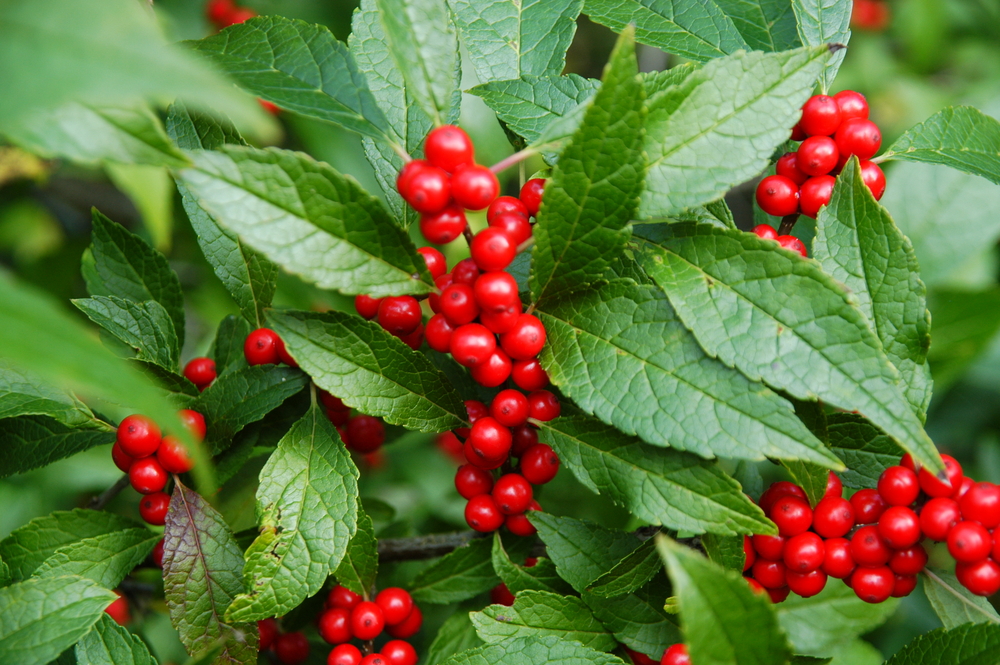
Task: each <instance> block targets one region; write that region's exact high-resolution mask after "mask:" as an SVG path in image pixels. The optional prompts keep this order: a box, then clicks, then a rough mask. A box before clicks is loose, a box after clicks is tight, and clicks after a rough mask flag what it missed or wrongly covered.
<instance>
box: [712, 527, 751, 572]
mask: <svg viewBox="0 0 1000 665" xmlns="http://www.w3.org/2000/svg"><path fill="white" fill-rule="evenodd" d="M743 538H744V536H719V535H717V534H714V533H706V534H705V535H703V536H702V537H701V546H702V547H703V548H705V555H706V556H707V557H708V558H709V559H710V560H711V561H713V562H714V563H717V564H719V565H720V566H722V567H723V568H726V569H728V570H735V571H736V572H739V573H742V572H743V564H744V563H746V554H745V552H744V551H743Z"/></svg>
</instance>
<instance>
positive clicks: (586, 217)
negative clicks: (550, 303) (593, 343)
mask: <svg viewBox="0 0 1000 665" xmlns="http://www.w3.org/2000/svg"><path fill="white" fill-rule="evenodd" d="M632 36H633V33H632V30H631V29H628V30H626V31H625V32H623V33H622V35H621V37H620V38H619V39H618V43H617V45H616V46H615V50H614V51H613V52H612V54H611V59H610V60H609V61H608V65H607V67H606V68H605V70H604V77H603V79H602V84H601V89H600V90H599V91H598V92H597V94H596V95H594V101H593V102H592V103H591V104H590V106H589V108H588V109H587V111H586V114H585V116H584V118H583V123H582V124H581V125H580V128H579V129H578V130H576V133H575V134H574V135H573V138H572V140H571V141H570V144H569V145H568V146H567V147H566V149H565V150H564V151H563V153H562V157H561V158H560V160H559V163H558V164H557V165H556V167H555V169H554V170H553V173H552V177H551V178H550V179H548V181H547V182H546V185H545V198H544V200H543V201H542V207H541V210H540V211H539V214H538V224H536V226H535V247H534V250H533V252H532V261H531V267H532V271H531V279H530V283H531V294H532V297H533V298H534V300H535V301H536V302H537V301H539V300H541V299H543V298H546V297H551V296H552V295H554V294H557V293H559V292H564V291H569V290H572V289H574V288H577V289H578V288H579V287H580V286H581V285H584V284H587V283H588V282H590V281H592V280H593V278H594V276H596V275H599V274H600V273H602V272H604V270H605V269H606V268H607V267H608V265H609V263H610V260H611V259H613V258H615V257H616V256H617V255H619V254H620V253H621V252H622V250H623V249H624V248H625V243H626V242H627V241H628V238H629V234H630V232H629V230H628V229H627V228H626V227H627V225H628V223H629V222H630V221H631V220H632V218H633V216H634V214H635V211H636V208H637V206H638V203H639V193H640V191H641V188H642V179H643V169H644V156H643V153H642V145H641V143H642V133H643V118H644V112H643V106H642V103H643V98H644V93H643V87H642V83H641V82H640V81H639V78H638V74H637V73H638V69H637V65H636V60H635V43H634V42H633V41H632Z"/></svg>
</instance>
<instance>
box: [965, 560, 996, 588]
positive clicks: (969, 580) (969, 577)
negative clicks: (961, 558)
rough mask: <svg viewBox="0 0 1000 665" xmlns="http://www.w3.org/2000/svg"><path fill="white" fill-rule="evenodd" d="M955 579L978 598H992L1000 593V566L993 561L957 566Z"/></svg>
mask: <svg viewBox="0 0 1000 665" xmlns="http://www.w3.org/2000/svg"><path fill="white" fill-rule="evenodd" d="M955 577H957V578H958V581H959V582H961V583H962V586H964V587H965V588H966V589H968V590H969V591H971V592H972V593H974V594H976V595H977V596H992V595H993V594H995V593H996V592H997V591H1000V566H998V565H997V564H996V563H995V562H994V561H992V560H991V559H982V560H980V561H974V562H971V563H959V564H958V565H956V566H955Z"/></svg>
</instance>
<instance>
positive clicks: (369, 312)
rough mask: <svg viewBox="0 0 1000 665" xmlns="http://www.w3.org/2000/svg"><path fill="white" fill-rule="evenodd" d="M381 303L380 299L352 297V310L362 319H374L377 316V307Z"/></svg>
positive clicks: (365, 296)
mask: <svg viewBox="0 0 1000 665" xmlns="http://www.w3.org/2000/svg"><path fill="white" fill-rule="evenodd" d="M381 303H382V299H381V298H372V297H371V296H367V295H364V294H362V295H360V296H355V297H354V310H355V311H356V312H357V313H358V314H360V315H361V317H362V318H364V319H368V320H371V319H374V318H375V317H376V316H378V306H379V305H380V304H381Z"/></svg>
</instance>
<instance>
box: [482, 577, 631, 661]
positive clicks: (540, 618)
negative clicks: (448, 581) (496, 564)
mask: <svg viewBox="0 0 1000 665" xmlns="http://www.w3.org/2000/svg"><path fill="white" fill-rule="evenodd" d="M471 618H472V623H473V625H475V626H476V632H477V633H478V634H479V637H480V638H482V639H483V640H485V641H486V642H488V643H494V642H500V641H503V640H505V639H507V638H511V637H529V636H539V637H541V636H545V635H554V636H556V637H560V638H562V639H563V640H567V641H574V642H579V643H580V644H583V645H584V646H588V647H590V648H592V649H597V650H598V651H611V650H613V649H614V648H615V647H616V646H617V645H618V642H617V641H616V640H615V638H614V637H613V636H612V635H611V633H609V632H608V631H607V630H605V628H604V626H602V625H601V622H600V621H598V620H597V619H595V618H594V615H593V614H592V613H591V611H590V610H589V609H588V608H587V606H586V605H585V604H584V602H583V601H582V600H580V599H579V598H576V597H573V596H560V595H558V594H555V593H550V592H548V591H521V592H519V593H518V594H517V597H516V598H515V600H514V605H513V607H506V606H504V605H490V606H488V607H486V608H485V609H483V610H482V611H481V612H473V613H472V615H471Z"/></svg>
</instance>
